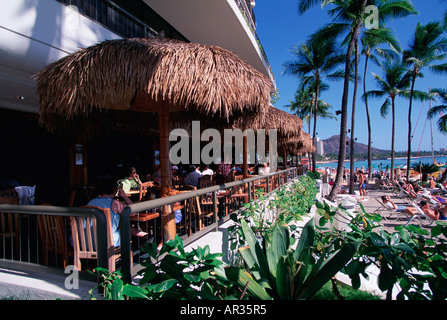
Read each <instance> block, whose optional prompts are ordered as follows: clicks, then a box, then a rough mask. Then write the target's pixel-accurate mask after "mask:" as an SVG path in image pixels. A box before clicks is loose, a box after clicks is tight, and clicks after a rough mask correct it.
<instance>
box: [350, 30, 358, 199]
mask: <svg viewBox="0 0 447 320" xmlns="http://www.w3.org/2000/svg"><path fill="white" fill-rule="evenodd" d="M358 70H359V41H358V39H357V40H356V42H355V64H354V72H355V78H354V79H355V80H354V81H355V82H354V95H353V98H352V115H351V145H350V146H349V147H350V149H349V150H350V151H349V157H350V161H349V162H350V166H349V168H350V174H349V194H354V144H355V136H354V126H355V105H356V100H357V88H358V81H359V72H358Z"/></svg>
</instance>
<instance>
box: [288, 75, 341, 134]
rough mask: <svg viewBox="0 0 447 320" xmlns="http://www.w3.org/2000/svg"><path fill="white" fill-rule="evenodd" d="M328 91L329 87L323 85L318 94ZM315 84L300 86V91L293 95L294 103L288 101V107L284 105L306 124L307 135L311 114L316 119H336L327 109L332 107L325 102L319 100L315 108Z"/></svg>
mask: <svg viewBox="0 0 447 320" xmlns="http://www.w3.org/2000/svg"><path fill="white" fill-rule="evenodd" d="M327 90H329V86H328V85H327V84H325V83H321V84H320V93H321V92H323V91H327ZM314 105H315V83H312V84H310V85H307V86H303V85H302V86H300V89H299V90H297V92H296V93H295V101H290V104H289V105H286V106H285V107H286V108H288V109H289V110H290V111H292V112H293V113H294V114H295V115H296V116H297V117H298V118H300V119H302V120H303V121H304V122H306V123H307V125H308V128H309V135H310V134H311V131H310V124H311V120H312V118H313V117H312V114H313V113H315V114H316V116H317V118H318V117H320V118H325V119H327V118H332V119H337V118H336V117H335V116H334V115H333V114H332V113H330V112H329V109H331V108H332V106H331V105H330V104H329V103H327V102H326V101H323V100H321V99H318V105H317V107H316V108H315V106H314Z"/></svg>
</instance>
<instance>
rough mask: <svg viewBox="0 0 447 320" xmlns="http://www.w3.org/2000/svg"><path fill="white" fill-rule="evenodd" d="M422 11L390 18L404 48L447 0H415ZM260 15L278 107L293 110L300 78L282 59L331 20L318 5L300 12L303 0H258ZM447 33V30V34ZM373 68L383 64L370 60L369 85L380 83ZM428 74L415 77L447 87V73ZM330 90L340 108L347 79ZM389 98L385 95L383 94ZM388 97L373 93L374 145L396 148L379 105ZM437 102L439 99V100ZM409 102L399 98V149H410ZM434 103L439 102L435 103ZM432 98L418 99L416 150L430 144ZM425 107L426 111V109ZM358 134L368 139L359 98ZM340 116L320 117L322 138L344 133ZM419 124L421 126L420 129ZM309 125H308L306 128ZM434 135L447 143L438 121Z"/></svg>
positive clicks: (420, 85)
mask: <svg viewBox="0 0 447 320" xmlns="http://www.w3.org/2000/svg"><path fill="white" fill-rule="evenodd" d="M412 2H413V4H414V6H415V7H416V9H417V10H418V11H419V15H416V16H411V17H407V18H405V19H396V20H393V21H390V22H389V23H388V26H389V27H390V28H391V29H393V30H394V32H395V34H396V35H397V37H398V39H399V41H400V44H401V47H402V49H404V50H405V49H407V47H408V42H409V41H410V39H411V37H412V35H413V33H414V30H415V28H416V25H417V23H418V22H421V23H422V24H425V23H427V22H430V21H435V20H437V21H439V20H441V19H442V18H443V16H444V13H445V12H446V11H447V2H446V1H444V2H443V1H442V0H413V1H412ZM254 10H255V15H256V21H257V34H258V37H259V38H260V40H261V43H262V45H263V47H264V50H265V51H266V53H267V56H268V59H269V62H270V64H271V66H272V68H273V72H274V74H275V78H276V86H277V88H278V90H279V94H280V100H279V101H278V102H276V103H275V107H277V108H280V109H283V110H286V111H288V110H287V109H286V108H284V106H286V105H288V104H289V100H293V99H294V94H295V92H296V89H297V86H298V83H299V81H298V79H297V78H294V77H291V76H289V75H283V74H282V73H283V70H284V68H283V64H284V63H285V62H286V61H288V60H292V59H294V56H293V55H292V54H291V53H290V50H291V48H292V47H293V46H294V45H298V44H301V43H303V42H304V41H306V39H307V38H308V37H309V35H310V34H311V33H313V32H314V31H316V30H317V29H318V28H319V27H320V26H322V25H323V24H325V23H328V22H330V18H329V17H328V14H327V12H326V10H322V9H321V8H320V7H319V6H316V7H314V8H312V9H311V10H309V11H307V12H306V13H305V14H304V15H299V14H298V0H279V1H272V0H258V1H256V6H255V8H254ZM446 36H447V35H446ZM363 63H364V59H363V58H361V60H360V70H361V73H362V74H363V68H364V64H363ZM371 72H375V73H378V74H379V75H381V72H380V69H379V68H378V67H376V66H373V65H372V64H369V65H368V79H367V90H373V89H376V87H375V84H374V81H373V80H372V76H371ZM423 73H424V75H425V78H423V79H418V80H417V81H416V89H418V90H428V88H429V87H432V88H435V87H438V88H439V87H443V88H446V87H447V76H445V75H444V76H436V75H433V74H432V73H430V71H428V70H427V69H426V70H425V71H423ZM328 84H329V85H330V89H329V91H327V92H325V93H323V94H322V96H321V99H323V100H325V101H327V102H328V103H330V104H331V105H332V106H333V109H332V113H335V111H336V110H339V109H340V106H341V97H342V90H343V85H342V82H329V83H328ZM352 93H353V86H350V90H349V95H350V101H349V104H348V105H349V109H348V114H349V118H348V128H350V124H351V116H350V115H351V106H352ZM362 94H363V87H362V84H361V83H360V86H359V91H358V93H357V97H360V96H361V95H362ZM384 99H385V98H384ZM383 101H384V100H383V99H372V100H370V101H369V104H370V115H371V122H372V141H373V143H372V146H373V147H375V148H379V149H386V150H390V149H391V117H388V118H387V119H384V118H382V117H381V116H380V113H379V109H380V106H381V105H382V103H383ZM434 103H435V102H434ZM408 105H409V101H408V100H405V99H396V115H397V116H396V139H395V150H396V151H405V150H407V134H408V124H407V123H408V120H407V118H408ZM433 105H435V104H433ZM428 108H429V103H428V102H425V103H421V102H416V103H413V112H412V119H413V120H412V125H413V130H415V132H414V138H413V142H412V150H413V151H418V150H421V151H422V150H431V142H430V122H429V121H426V114H427V111H428ZM421 110H422V111H421ZM355 119H356V121H355V137H356V138H357V139H358V140H357V141H358V142H361V143H365V144H366V143H367V141H368V133H367V123H366V112H365V105H364V103H363V101H361V100H360V98H358V99H357V103H356V117H355ZM339 120H340V116H338V121H336V120H325V119H318V121H317V132H318V136H319V137H320V138H321V139H326V138H329V137H331V136H333V135H338V134H340V121H339ZM415 128H416V129H415ZM303 129H304V130H305V131H306V132H307V131H308V128H307V126H305V127H304V128H303ZM433 140H434V149H435V150H439V148H442V147H444V148H445V147H447V135H445V134H442V133H440V132H439V131H438V130H437V128H436V125H435V121H434V122H433Z"/></svg>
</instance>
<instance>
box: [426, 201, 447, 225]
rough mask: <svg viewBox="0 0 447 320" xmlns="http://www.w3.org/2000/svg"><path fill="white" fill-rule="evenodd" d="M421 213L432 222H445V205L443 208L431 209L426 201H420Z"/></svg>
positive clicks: (446, 208) (446, 211) (446, 218)
mask: <svg viewBox="0 0 447 320" xmlns="http://www.w3.org/2000/svg"><path fill="white" fill-rule="evenodd" d="M420 207H421V209H422V211H424V213H425V214H426V215H427V217H429V218H431V219H433V220H435V221H436V220H447V205H444V207H443V208H441V207H439V208H432V207H430V204H429V203H428V202H427V201H424V200H422V201H421V203H420Z"/></svg>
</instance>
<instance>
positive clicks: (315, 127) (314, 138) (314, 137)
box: [312, 76, 320, 172]
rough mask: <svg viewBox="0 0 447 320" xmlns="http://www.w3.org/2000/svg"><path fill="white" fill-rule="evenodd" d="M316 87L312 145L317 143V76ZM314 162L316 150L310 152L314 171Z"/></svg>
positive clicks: (318, 88) (318, 85)
mask: <svg viewBox="0 0 447 320" xmlns="http://www.w3.org/2000/svg"><path fill="white" fill-rule="evenodd" d="M315 82H316V86H315V87H316V88H315V112H314V132H313V137H312V141H313V144H314V146H316V145H317V141H316V132H317V108H318V96H319V94H320V79H319V78H318V76H316V77H315ZM316 164H317V151H315V152H312V171H313V172H316Z"/></svg>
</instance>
